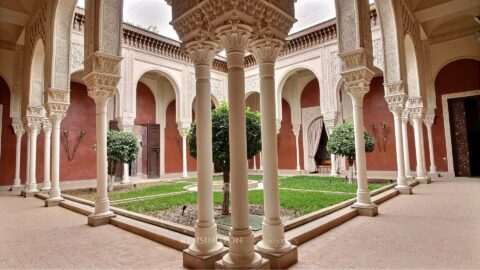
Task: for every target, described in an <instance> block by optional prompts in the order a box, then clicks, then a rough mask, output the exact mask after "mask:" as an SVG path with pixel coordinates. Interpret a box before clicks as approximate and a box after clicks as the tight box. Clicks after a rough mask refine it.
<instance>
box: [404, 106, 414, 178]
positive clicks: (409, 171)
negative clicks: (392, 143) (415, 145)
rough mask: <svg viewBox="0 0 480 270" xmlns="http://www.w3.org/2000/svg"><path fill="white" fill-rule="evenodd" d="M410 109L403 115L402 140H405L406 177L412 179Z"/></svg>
mask: <svg viewBox="0 0 480 270" xmlns="http://www.w3.org/2000/svg"><path fill="white" fill-rule="evenodd" d="M409 119H410V117H409V113H408V109H404V110H403V113H402V140H403V144H402V146H403V160H404V164H405V177H406V178H407V179H412V178H413V177H412V171H411V170H410V150H409V148H408V122H409Z"/></svg>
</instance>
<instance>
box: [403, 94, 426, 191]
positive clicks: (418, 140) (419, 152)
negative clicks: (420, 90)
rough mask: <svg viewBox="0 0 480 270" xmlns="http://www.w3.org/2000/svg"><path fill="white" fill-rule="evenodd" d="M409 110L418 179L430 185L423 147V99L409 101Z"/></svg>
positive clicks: (416, 98)
mask: <svg viewBox="0 0 480 270" xmlns="http://www.w3.org/2000/svg"><path fill="white" fill-rule="evenodd" d="M408 109H409V113H410V118H411V119H412V122H413V132H414V137H415V156H416V160H417V177H416V179H417V180H418V181H420V182H421V183H426V184H429V183H430V177H428V175H427V172H426V168H425V150H424V146H423V123H422V122H423V117H424V108H423V103H422V100H421V98H419V97H413V98H410V99H409V100H408Z"/></svg>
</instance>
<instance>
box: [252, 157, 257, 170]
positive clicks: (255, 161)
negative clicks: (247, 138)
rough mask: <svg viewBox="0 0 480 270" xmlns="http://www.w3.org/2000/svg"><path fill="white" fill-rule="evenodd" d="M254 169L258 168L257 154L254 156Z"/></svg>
mask: <svg viewBox="0 0 480 270" xmlns="http://www.w3.org/2000/svg"><path fill="white" fill-rule="evenodd" d="M253 170H255V171H256V170H257V156H253Z"/></svg>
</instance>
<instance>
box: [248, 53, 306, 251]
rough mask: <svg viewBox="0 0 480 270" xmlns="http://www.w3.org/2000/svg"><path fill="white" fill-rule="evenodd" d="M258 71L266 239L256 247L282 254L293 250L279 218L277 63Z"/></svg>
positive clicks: (267, 64) (263, 64) (263, 66)
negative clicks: (276, 105)
mask: <svg viewBox="0 0 480 270" xmlns="http://www.w3.org/2000/svg"><path fill="white" fill-rule="evenodd" d="M259 71H260V110H261V112H262V114H261V128H262V150H263V165H264V169H263V194H264V211H265V216H264V218H263V224H262V227H263V240H262V241H261V242H260V243H258V244H257V247H258V248H259V249H260V250H263V251H264V252H282V251H285V250H286V249H288V248H290V243H289V242H288V241H285V233H284V226H283V223H282V218H281V216H280V194H279V190H278V153H277V127H276V119H275V116H276V112H275V77H274V75H275V66H274V63H273V62H271V63H269V62H265V63H260V64H259ZM295 139H296V140H295V142H296V143H295V145H296V148H297V149H296V157H297V170H298V171H299V170H300V163H299V152H298V151H299V150H298V133H297V134H296V135H295Z"/></svg>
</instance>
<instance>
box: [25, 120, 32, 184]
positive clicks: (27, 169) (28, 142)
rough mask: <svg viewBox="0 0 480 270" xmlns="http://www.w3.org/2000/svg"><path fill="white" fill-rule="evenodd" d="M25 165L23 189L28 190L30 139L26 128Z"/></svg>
mask: <svg viewBox="0 0 480 270" xmlns="http://www.w3.org/2000/svg"><path fill="white" fill-rule="evenodd" d="M26 132H27V157H26V160H27V164H26V165H27V166H26V172H25V177H26V178H25V190H28V183H29V182H30V150H31V149H30V148H31V141H30V131H29V130H28V129H27V131H26Z"/></svg>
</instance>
